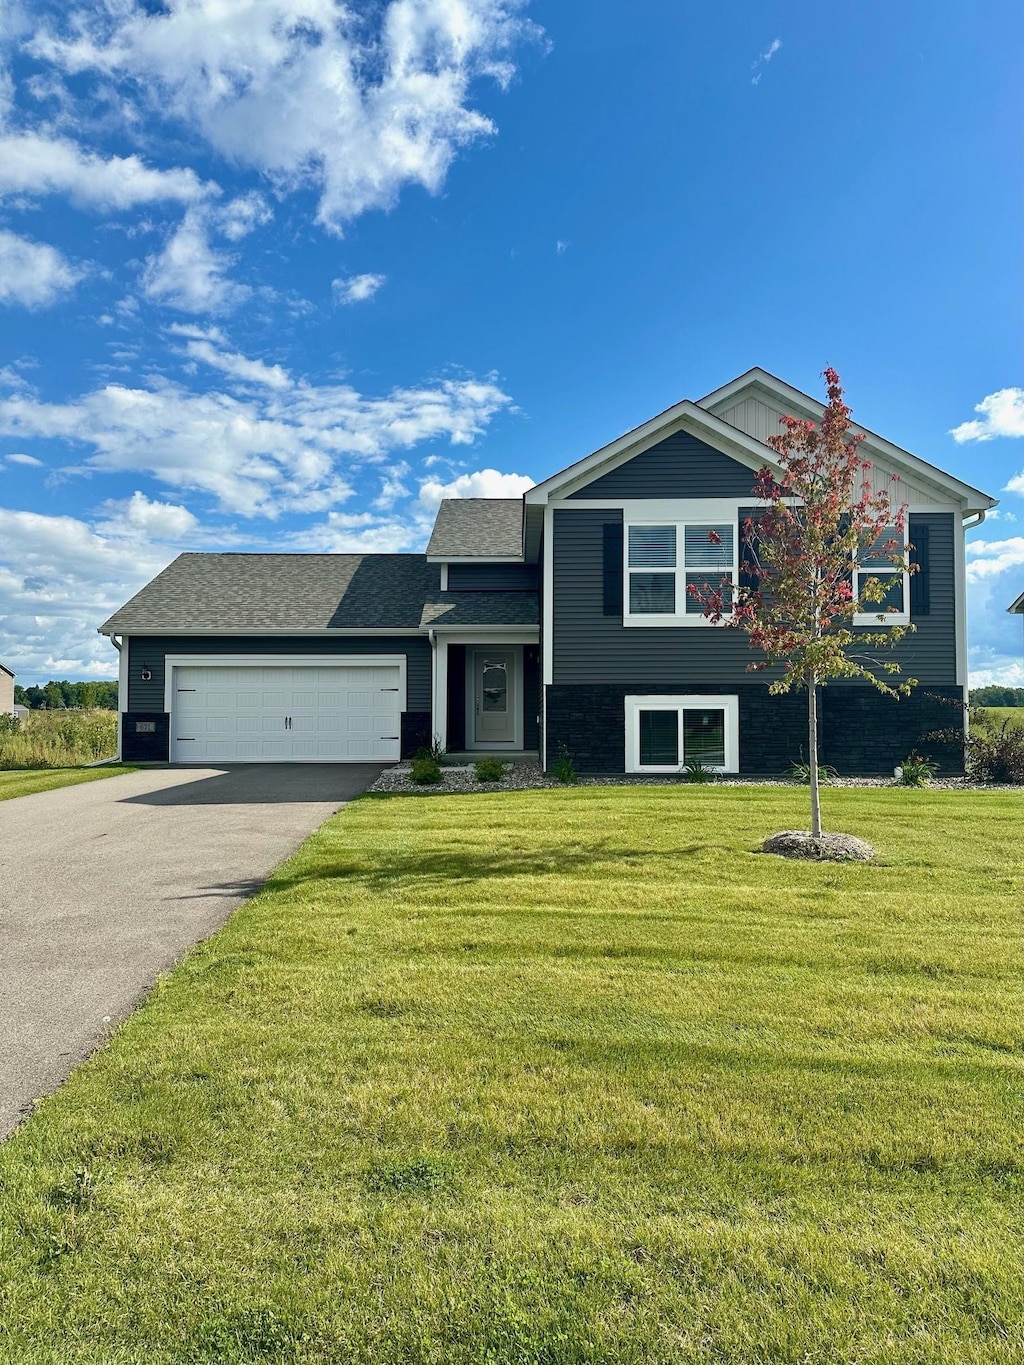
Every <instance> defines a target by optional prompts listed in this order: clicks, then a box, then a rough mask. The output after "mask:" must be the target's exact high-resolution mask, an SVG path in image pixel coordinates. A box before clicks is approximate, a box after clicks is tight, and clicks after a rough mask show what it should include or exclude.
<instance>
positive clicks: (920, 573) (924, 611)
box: [907, 517, 932, 620]
mask: <svg viewBox="0 0 1024 1365" xmlns="http://www.w3.org/2000/svg"><path fill="white" fill-rule="evenodd" d="M928 530H929V528H928V525H927V523H922V522H920V521H918V519H917V518H916V517H912V518H911V519H910V527H909V534H908V537H907V538H908V540H909V541H910V562H911V564H916V565H917V566H918V569H917V573H915V574H911V576H910V617H911V620H913V618H914V617H915V616H929V615H931V610H932V566H931V555H930V551H929V545H928Z"/></svg>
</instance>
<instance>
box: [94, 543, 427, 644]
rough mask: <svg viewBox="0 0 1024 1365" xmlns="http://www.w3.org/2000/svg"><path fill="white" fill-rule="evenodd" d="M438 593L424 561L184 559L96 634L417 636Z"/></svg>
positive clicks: (341, 557) (283, 557) (392, 558)
mask: <svg viewBox="0 0 1024 1365" xmlns="http://www.w3.org/2000/svg"><path fill="white" fill-rule="evenodd" d="M439 587H440V574H439V570H438V569H437V567H436V566H435V565H432V564H428V563H427V561H426V558H425V556H423V555H389V554H374V555H346V554H328V555H294V554H183V555H179V556H178V558H177V559H176V560H174V562H173V563H172V564H169V565H168V566H167V568H166V569H164V571H163V573H160V574H157V576H156V578H154V579H153V581H152V582H151V583H147V584H146V586H145V587H144V588H143V589H142V591H141V592H138V593H136V594H135V596H134V597H133V598H132V599H131V601H130V602H127V603H126V604H125V605H124V606H123V607H122V608H121V609H120V610H119V611H116V612H115V613H114V615H113V616H111V617H110V619H109V620H108V621H106V622H104V624H103V625H102V626H101V627H100V631H101V633H102V634H104V635H112V634H122V633H124V634H147V633H149V632H161V631H175V632H181V633H190V632H200V633H201V632H204V631H213V632H217V631H225V630H245V629H257V630H268V631H282V632H285V631H303V630H346V629H348V630H378V631H380V632H382V633H386V632H387V631H389V630H418V629H419V628H420V617H421V615H422V612H423V604H424V602H425V601H426V600H427V598H428V597H436V596H437V595H438V591H439Z"/></svg>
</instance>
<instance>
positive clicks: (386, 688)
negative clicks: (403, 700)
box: [380, 687, 398, 692]
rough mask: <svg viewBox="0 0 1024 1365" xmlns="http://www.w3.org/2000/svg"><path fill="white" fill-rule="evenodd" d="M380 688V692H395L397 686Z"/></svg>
mask: <svg viewBox="0 0 1024 1365" xmlns="http://www.w3.org/2000/svg"><path fill="white" fill-rule="evenodd" d="M380 690H381V691H382V692H397V691H398V688H397V687H382V688H381V689H380Z"/></svg>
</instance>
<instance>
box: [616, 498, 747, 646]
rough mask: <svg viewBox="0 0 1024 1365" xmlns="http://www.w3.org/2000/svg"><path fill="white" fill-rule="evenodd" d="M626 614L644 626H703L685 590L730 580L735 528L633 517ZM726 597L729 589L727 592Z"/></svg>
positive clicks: (694, 602)
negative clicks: (654, 521)
mask: <svg viewBox="0 0 1024 1365" xmlns="http://www.w3.org/2000/svg"><path fill="white" fill-rule="evenodd" d="M625 549H626V578H627V591H626V619H627V620H629V619H630V618H631V617H632V618H637V622H638V623H639V622H640V621H642V622H643V623H644V624H646V625H658V624H672V625H683V624H689V625H706V624H707V621H706V618H705V617H704V614H703V612H704V608H703V607H702V605H701V603H700V602H699V601H697V599H696V598H694V597H693V596H691V594H690V593H689V592H688V591H687V589H688V588H690V587H695V588H697V589H699V590H700V591H702V592H704V593H707V592H708V591H709V590H710V591H714V590H716V589H718V588H719V587H720V586H721V585H722V581H723V579H727V580H728V581H729V582H730V583H732V584H735V582H736V574H737V564H736V554H737V535H736V527H735V525H734V524H732V523H729V522H723V523H717V524H716V523H713V522H679V521H676V522H659V523H653V522H633V523H631V524H630V525H628V526H627V527H626V546H625ZM727 596H728V594H727Z"/></svg>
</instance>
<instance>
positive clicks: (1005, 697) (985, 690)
mask: <svg viewBox="0 0 1024 1365" xmlns="http://www.w3.org/2000/svg"><path fill="white" fill-rule="evenodd" d="M971 705H972V706H1024V687H995V686H993V687H972V688H971Z"/></svg>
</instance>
